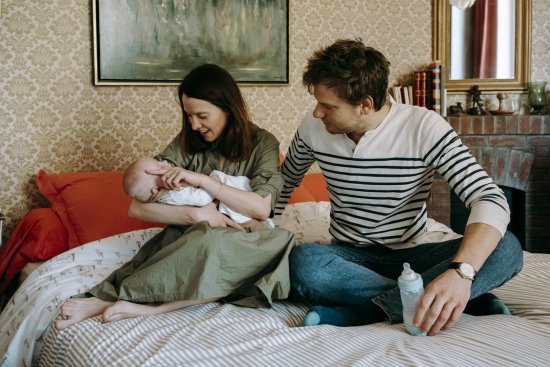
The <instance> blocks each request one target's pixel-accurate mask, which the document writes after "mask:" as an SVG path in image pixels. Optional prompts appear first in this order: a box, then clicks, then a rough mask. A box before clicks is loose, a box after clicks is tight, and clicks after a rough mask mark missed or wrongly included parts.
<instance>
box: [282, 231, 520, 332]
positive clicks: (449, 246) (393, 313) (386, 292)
mask: <svg viewBox="0 0 550 367" xmlns="http://www.w3.org/2000/svg"><path fill="white" fill-rule="evenodd" d="M461 242H462V239H461V238H459V239H456V240H451V241H446V242H440V243H430V244H423V245H420V246H416V247H413V248H408V249H403V250H392V249H389V248H387V247H384V246H369V247H356V246H354V245H352V244H349V243H335V244H331V245H320V244H316V243H307V244H303V245H301V246H297V247H295V248H294V249H293V250H292V252H291V254H290V281H291V285H292V292H293V293H294V295H297V296H299V297H301V298H303V299H305V300H306V301H308V302H311V303H314V304H320V305H327V306H358V305H362V304H365V303H366V302H368V301H372V302H373V303H374V304H376V305H378V306H380V307H381V308H382V309H383V310H384V312H385V313H386V314H387V316H388V318H389V321H390V322H391V323H395V322H402V321H403V315H402V312H403V311H402V305H401V297H400V294H399V288H398V287H397V278H398V277H399V275H400V274H401V272H402V270H403V263H404V262H408V263H409V264H410V265H411V268H412V269H413V270H414V271H416V272H417V273H420V274H421V275H422V279H423V280H424V285H426V284H428V283H430V282H431V281H432V280H434V279H435V278H436V277H437V276H439V275H440V274H442V273H443V272H444V271H445V270H447V267H448V265H449V263H450V262H451V260H452V258H453V256H454V255H455V254H456V252H457V250H458V248H459V246H460V244H461ZM522 266H523V252H522V249H521V245H520V243H519V241H518V240H517V238H516V237H515V236H514V235H513V234H512V233H510V232H506V234H505V235H504V237H503V238H502V239H501V240H500V242H499V243H498V245H497V247H496V249H495V250H494V251H493V253H492V254H491V255H490V256H489V257H488V258H487V260H486V262H485V264H483V266H482V267H481V269H479V272H478V274H477V277H476V279H475V281H474V282H473V284H472V288H471V295H470V299H473V298H476V297H478V296H480V295H481V294H483V293H486V292H488V291H490V290H491V289H493V288H496V287H499V286H500V285H502V284H504V283H505V282H506V281H508V280H510V279H511V278H513V277H514V276H515V275H516V274H517V273H519V272H520V270H521V268H522Z"/></svg>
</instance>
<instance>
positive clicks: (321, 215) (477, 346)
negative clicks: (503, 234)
mask: <svg viewBox="0 0 550 367" xmlns="http://www.w3.org/2000/svg"><path fill="white" fill-rule="evenodd" d="M308 180H309V178H308ZM308 180H306V184H307V183H308V182H307V181H308ZM314 182H315V183H314ZM309 184H312V186H311V191H309V190H305V191H304V192H301V193H300V192H299V193H298V196H300V197H299V198H294V200H293V204H291V205H288V206H287V208H286V210H285V212H284V213H283V215H282V216H281V217H280V218H278V219H277V221H276V222H277V224H278V225H280V226H282V227H285V228H287V229H289V230H291V231H293V232H294V233H296V237H297V240H298V242H299V243H302V242H307V241H312V240H318V241H320V242H328V241H329V240H330V236H329V234H328V231H327V228H328V223H329V215H330V204H329V203H328V202H326V201H324V200H321V201H315V200H319V199H323V198H325V197H326V196H323V195H325V194H323V193H321V194H319V183H318V180H317V179H315V180H311V182H310V183H309ZM321 191H322V190H321ZM319 195H321V196H319ZM302 200H306V201H305V202H301V201H302ZM307 200H309V201H307ZM53 206H54V205H53V203H52V207H53ZM64 224H65V225H66V224H67V223H64ZM158 231H160V228H154V227H148V228H140V229H134V230H131V231H125V232H123V233H119V234H115V235H112V236H107V237H102V238H100V239H97V240H94V241H91V242H88V243H85V244H81V245H78V246H75V247H72V248H71V249H69V250H68V251H64V252H62V253H60V254H58V255H57V256H55V257H53V258H51V259H50V260H48V261H46V262H44V263H42V264H41V265H40V266H38V267H37V269H36V270H34V271H33V272H32V273H30V275H29V276H28V277H27V278H26V279H25V280H24V282H23V284H21V286H20V287H19V289H18V290H17V292H16V293H15V294H14V296H13V297H12V299H11V300H10V302H9V303H8V304H7V306H6V308H5V309H4V310H3V312H2V314H1V315H0V329H1V330H0V333H1V335H2V338H1V341H0V356H2V361H1V363H2V365H3V366H19V365H37V366H165V365H177V366H219V365H224V366H309V365H315V366H371V365H376V366H546V365H548V361H550V254H532V253H527V252H525V265H524V269H523V270H522V272H521V273H520V274H519V275H518V276H517V277H516V278H514V279H513V280H512V281H510V282H508V283H507V284H505V285H504V286H502V287H501V288H498V289H496V290H494V293H495V294H496V295H497V296H498V297H500V298H501V299H502V300H503V301H504V302H505V303H506V304H507V305H508V306H509V308H510V310H511V312H512V316H504V315H492V316H482V317H474V316H469V315H462V316H461V318H460V320H459V321H458V323H457V324H456V325H455V326H454V327H453V328H452V329H451V330H450V331H448V332H444V333H441V334H438V335H437V336H434V337H413V336H410V335H408V334H407V333H406V331H405V328H404V326H403V325H402V324H394V325H390V324H388V323H377V324H373V325H368V326H360V327H348V328H340V327H334V326H330V325H321V326H314V327H298V326H297V325H298V324H299V322H300V321H301V319H302V318H303V316H304V315H305V313H306V311H307V309H308V305H306V304H300V303H296V302H290V301H284V302H276V303H275V304H274V305H273V307H272V308H270V309H250V308H244V307H238V306H235V305H232V304H222V303H209V304H205V305H200V306H193V307H190V308H187V309H185V310H180V311H175V312H171V313H167V314H163V315H158V316H147V317H138V318H133V319H127V320H123V321H118V322H114V323H110V324H102V323H101V320H100V318H99V317H95V318H91V319H88V320H85V321H83V322H80V323H78V324H75V325H73V326H71V327H69V328H67V329H65V330H63V331H61V332H60V331H57V330H56V329H55V328H54V327H51V323H52V321H53V320H55V319H56V318H57V317H59V307H60V306H61V304H62V302H63V300H64V299H65V298H67V297H69V296H71V295H73V294H75V293H80V292H82V291H84V290H86V289H87V288H89V287H91V286H93V285H95V284H96V283H98V282H99V281H101V280H102V279H103V278H104V277H105V276H106V275H108V274H109V273H110V272H111V271H112V270H113V269H115V268H117V267H119V266H120V265H122V264H123V263H124V262H125V261H126V260H128V259H130V258H131V257H132V256H133V255H134V254H135V253H136V251H137V250H138V249H139V247H140V246H141V245H143V244H144V243H145V242H146V241H147V240H148V239H149V238H150V237H151V236H153V235H154V234H155V233H157V232H158Z"/></svg>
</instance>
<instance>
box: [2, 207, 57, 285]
mask: <svg viewBox="0 0 550 367" xmlns="http://www.w3.org/2000/svg"><path fill="white" fill-rule="evenodd" d="M66 250H67V231H65V227H63V223H61V220H60V219H59V217H58V216H57V214H55V212H54V211H53V210H52V209H50V208H39V209H33V210H31V211H30V212H29V213H27V214H26V215H25V216H24V217H23V218H22V219H21V220H20V221H19V223H17V226H16V227H15V229H14V231H13V233H12V234H11V236H10V238H9V239H8V240H7V241H6V243H5V244H4V246H3V247H2V252H1V253H0V293H1V292H3V291H4V290H5V288H6V287H7V286H8V285H9V284H10V282H11V281H12V280H13V279H14V278H15V276H16V275H17V274H18V273H19V272H20V271H21V269H23V267H24V266H25V265H26V264H27V263H29V262H37V261H44V260H48V259H50V258H52V257H54V256H56V255H58V254H60V253H62V252H64V251H66Z"/></svg>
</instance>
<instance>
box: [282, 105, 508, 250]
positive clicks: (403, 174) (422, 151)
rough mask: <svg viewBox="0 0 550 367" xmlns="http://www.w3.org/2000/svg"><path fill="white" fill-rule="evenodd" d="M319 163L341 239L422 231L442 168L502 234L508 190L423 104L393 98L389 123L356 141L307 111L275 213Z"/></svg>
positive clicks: (385, 240) (389, 240)
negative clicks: (333, 130)
mask: <svg viewBox="0 0 550 367" xmlns="http://www.w3.org/2000/svg"><path fill="white" fill-rule="evenodd" d="M314 162H317V163H318V164H319V168H320V169H321V171H322V172H323V174H324V176H325V178H326V181H327V188H328V191H329V196H330V202H331V205H332V211H331V225H330V233H331V235H332V236H334V238H336V239H337V240H340V241H346V242H354V243H358V244H359V245H371V244H400V243H408V242H410V241H412V240H413V239H414V238H417V237H418V236H419V235H421V234H422V233H424V231H425V230H426V219H427V209H426V200H427V198H428V196H429V193H430V189H431V185H432V182H433V177H434V175H435V173H436V172H438V173H439V174H441V175H442V176H443V177H444V178H445V179H446V180H447V182H449V185H450V186H451V187H452V189H453V190H454V191H455V192H456V193H457V195H458V196H459V197H460V198H461V199H462V200H463V201H464V202H465V204H466V206H468V207H469V208H471V209H472V213H473V217H474V218H475V219H476V221H480V222H484V223H487V224H490V225H493V226H494V227H496V228H497V229H499V230H500V231H501V232H502V233H504V230H505V228H506V225H507V224H508V220H509V213H508V205H507V202H506V199H505V197H504V195H503V193H502V191H501V190H500V189H499V188H498V186H497V185H495V184H494V183H493V181H492V180H491V178H489V177H488V176H487V174H486V173H485V172H484V171H483V169H482V168H481V167H480V166H479V164H478V163H477V162H476V161H475V159H474V157H473V156H472V155H470V153H469V152H468V148H466V147H465V146H464V145H462V142H461V141H460V139H459V138H458V136H457V135H456V133H455V132H454V131H453V130H452V129H451V127H450V126H449V125H448V124H447V123H446V122H445V120H443V119H442V118H441V117H439V116H438V115H437V114H435V113H434V112H433V111H428V110H426V109H424V108H419V107H413V106H407V105H400V104H392V108H391V111H390V113H389V114H388V116H387V117H386V119H385V120H384V122H383V123H382V124H381V125H380V126H379V127H378V128H377V129H375V130H373V131H370V132H367V133H366V134H365V136H364V137H363V139H362V140H361V141H359V143H358V144H357V146H355V144H354V143H353V142H352V141H351V140H350V139H348V138H347V137H346V136H345V135H332V134H329V133H327V132H326V130H325V129H324V126H323V123H322V122H321V121H320V120H318V119H315V118H314V117H313V116H308V117H306V118H305V119H304V121H303V122H302V124H301V125H300V127H299V128H298V131H297V133H296V136H295V137H294V139H293V141H292V143H291V145H290V148H289V151H288V155H287V157H286V159H285V162H284V165H283V169H282V170H283V174H284V177H285V186H284V188H283V191H282V193H281V196H280V200H279V203H278V205H277V213H280V212H281V211H282V210H283V209H284V206H285V204H286V203H287V202H288V199H289V198H290V195H291V193H292V191H293V190H294V187H296V186H297V185H298V184H299V183H300V182H301V180H302V177H303V176H304V175H305V174H306V173H307V171H308V169H309V168H310V166H311V165H312V164H313V163H314Z"/></svg>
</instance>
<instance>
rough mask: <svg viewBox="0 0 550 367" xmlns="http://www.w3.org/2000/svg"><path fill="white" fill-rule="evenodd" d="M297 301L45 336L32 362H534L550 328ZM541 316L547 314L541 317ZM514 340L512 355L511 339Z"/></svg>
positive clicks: (197, 310)
mask: <svg viewBox="0 0 550 367" xmlns="http://www.w3.org/2000/svg"><path fill="white" fill-rule="evenodd" d="M304 313H305V307H303V306H298V305H291V304H289V303H277V304H276V305H275V307H274V308H273V309H271V310H252V309H246V308H242V307H237V306H233V305H223V306H220V305H218V304H209V305H204V306H196V307H193V308H190V309H188V310H185V311H177V312H172V313H169V314H165V315H159V316H150V317H142V318H137V319H133V320H124V321H120V322H116V323H112V324H101V322H100V321H99V319H98V318H94V319H90V320H87V321H84V322H82V323H79V324H77V325H75V326H74V327H72V328H69V329H67V330H66V331H64V332H62V333H58V332H57V331H55V330H54V329H50V332H49V334H48V336H47V338H46V347H45V349H44V351H43V353H42V354H41V356H40V359H39V363H38V365H39V366H67V367H69V366H205V367H206V366H209V367H215V366H222V365H223V366H312V365H314V366H373V365H376V366H392V367H393V366H543V365H546V364H547V363H548V361H549V360H550V349H549V348H548V345H550V328H549V327H547V326H544V325H541V324H538V323H536V322H533V321H529V320H526V319H522V318H520V317H514V316H512V317H506V316H501V315H494V316H486V317H473V316H469V315H463V316H462V317H461V319H460V320H459V322H458V323H457V325H455V327H453V329H452V331H450V332H445V333H442V334H440V335H438V336H437V337H413V336H410V335H408V334H407V333H406V331H405V328H404V326H403V325H402V324H396V325H389V324H385V323H378V324H374V325H369V326H362V327H350V328H338V327H334V326H329V325H322V326H317V327H307V328H299V327H295V326H296V324H297V322H298V320H299V319H300V318H301V317H302V316H303V315H304ZM547 317H548V315H547ZM520 345H521V353H518V346H520Z"/></svg>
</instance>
